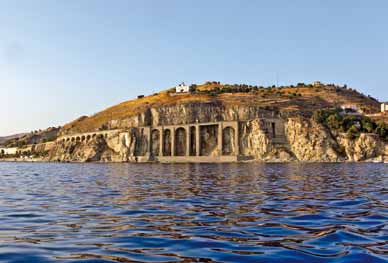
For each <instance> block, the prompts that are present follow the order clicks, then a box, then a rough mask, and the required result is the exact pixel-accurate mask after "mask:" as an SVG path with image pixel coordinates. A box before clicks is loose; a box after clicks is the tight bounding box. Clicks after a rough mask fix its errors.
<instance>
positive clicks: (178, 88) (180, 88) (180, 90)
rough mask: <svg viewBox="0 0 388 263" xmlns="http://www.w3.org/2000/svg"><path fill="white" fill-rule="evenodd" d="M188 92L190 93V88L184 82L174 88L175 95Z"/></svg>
mask: <svg viewBox="0 0 388 263" xmlns="http://www.w3.org/2000/svg"><path fill="white" fill-rule="evenodd" d="M189 91H190V87H189V86H187V85H186V84H185V83H184V82H182V83H181V84H179V85H178V86H176V87H175V92H176V93H186V92H189Z"/></svg>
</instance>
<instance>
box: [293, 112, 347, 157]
mask: <svg viewBox="0 0 388 263" xmlns="http://www.w3.org/2000/svg"><path fill="white" fill-rule="evenodd" d="M286 134H287V139H288V141H289V144H290V146H291V150H292V152H293V153H294V154H295V156H296V157H297V159H298V160H300V161H305V162H341V161H344V160H345V159H344V158H343V157H342V156H341V154H340V152H339V145H338V143H337V141H336V140H335V139H334V138H333V137H332V135H331V133H330V131H329V130H327V129H326V128H325V127H324V126H322V125H320V124H318V123H316V122H315V121H313V120H311V119H302V118H290V119H288V122H287V123H286Z"/></svg>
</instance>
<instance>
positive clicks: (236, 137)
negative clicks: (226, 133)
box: [234, 121, 240, 156]
mask: <svg viewBox="0 0 388 263" xmlns="http://www.w3.org/2000/svg"><path fill="white" fill-rule="evenodd" d="M238 126H239V125H238V121H236V124H235V128H234V144H235V145H234V149H235V155H237V156H238V155H239V154H240V141H239V140H240V131H239V127H238Z"/></svg>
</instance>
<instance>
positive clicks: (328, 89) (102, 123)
mask: <svg viewBox="0 0 388 263" xmlns="http://www.w3.org/2000/svg"><path fill="white" fill-rule="evenodd" d="M192 89H193V90H195V91H193V92H191V93H187V94H179V95H175V94H174V92H173V91H174V90H173V89H169V90H166V91H162V92H160V93H157V94H154V95H151V96H146V97H143V98H139V99H135V100H130V101H126V102H123V103H120V104H118V105H115V106H112V107H110V108H108V109H106V110H103V111H101V112H99V113H97V114H95V115H93V116H90V117H87V116H83V117H81V118H79V119H77V120H75V121H73V122H71V123H69V124H66V125H65V126H64V127H63V128H62V130H61V133H67V134H68V133H77V132H88V131H95V130H99V129H104V128H105V127H106V125H107V123H109V122H110V121H112V120H124V119H127V118H130V117H134V116H136V115H138V114H141V113H144V112H145V111H146V110H147V109H150V108H159V107H162V106H173V105H178V104H179V105H184V104H189V103H198V104H201V103H217V104H218V105H222V106H225V107H236V106H247V107H260V108H265V109H269V110H274V111H277V112H281V113H287V114H289V115H312V113H313V112H314V111H316V110H318V109H322V108H336V107H340V106H341V105H346V104H352V105H357V106H358V107H359V108H360V109H362V110H363V111H364V112H365V113H374V112H378V111H379V109H380V104H379V102H378V101H377V100H376V99H374V98H371V97H369V96H366V95H363V94H361V93H359V92H357V91H355V90H353V89H350V88H347V87H340V86H335V85H324V84H322V85H315V86H313V85H305V84H298V85H297V86H284V87H266V88H265V87H257V86H250V85H244V84H239V85H237V84H235V85H228V84H221V83H219V82H207V83H205V84H202V85H192Z"/></svg>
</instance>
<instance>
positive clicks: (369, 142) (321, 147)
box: [49, 118, 388, 162]
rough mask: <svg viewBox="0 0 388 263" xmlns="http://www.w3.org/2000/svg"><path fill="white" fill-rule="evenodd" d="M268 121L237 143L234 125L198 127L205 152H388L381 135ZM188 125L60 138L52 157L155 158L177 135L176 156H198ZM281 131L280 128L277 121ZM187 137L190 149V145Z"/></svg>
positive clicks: (248, 155)
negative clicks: (338, 132) (353, 135)
mask: <svg viewBox="0 0 388 263" xmlns="http://www.w3.org/2000/svg"><path fill="white" fill-rule="evenodd" d="M266 121H268V119H262V118H256V119H254V120H250V121H245V122H240V124H239V138H238V142H236V138H235V136H234V135H235V134H234V132H236V131H235V130H234V129H227V128H226V129H223V130H222V133H220V131H219V130H218V129H219V127H218V126H216V125H205V126H200V127H201V128H200V134H199V135H200V147H201V155H202V156H219V155H220V154H223V155H225V156H227V155H236V154H238V155H239V156H241V157H244V158H245V160H252V161H261V162H291V161H304V162H342V161H371V160H373V161H375V160H380V159H381V160H382V159H383V156H384V155H387V153H388V146H387V145H386V144H384V143H383V142H382V141H381V140H380V139H379V137H378V136H377V135H373V134H362V135H361V136H360V137H359V138H357V139H354V140H352V139H349V138H347V137H346V136H345V135H336V136H333V134H332V133H331V131H330V130H328V129H327V128H326V127H324V126H322V125H321V124H318V123H316V122H315V121H313V120H311V119H306V118H289V119H286V120H285V122H283V120H282V121H281V122H278V123H277V124H279V123H285V124H284V125H282V127H283V126H284V133H280V135H277V136H274V132H273V130H272V129H270V130H269V129H268V122H267V123H266ZM190 129H192V132H191V133H190V134H191V135H189V134H187V132H188V131H186V130H184V129H179V128H178V129H177V130H175V132H174V133H173V131H171V128H168V129H165V130H164V131H163V133H162V131H161V130H157V129H154V130H152V131H151V130H150V129H146V128H142V127H138V128H130V129H126V130H123V131H120V132H114V133H109V135H108V136H96V137H93V138H92V139H87V140H83V139H81V140H77V141H66V142H64V141H65V140H62V141H61V142H57V144H56V145H55V146H54V147H53V148H52V150H51V152H50V157H49V159H50V160H51V161H71V162H91V161H94V162H97V161H102V162H136V161H138V158H139V157H140V156H147V154H148V151H150V156H151V158H152V156H158V155H159V153H160V151H162V149H161V148H160V143H161V142H162V144H163V153H164V156H171V154H172V151H173V150H174V149H173V144H172V137H173V136H174V138H175V152H174V153H175V154H176V155H178V156H185V155H186V154H188V153H189V154H190V155H192V156H193V155H194V156H195V145H196V143H195V136H194V135H195V127H190ZM277 131H281V130H280V128H279V127H278V126H277ZM188 136H190V138H189V137H188ZM220 136H222V141H223V147H221V148H222V149H221V148H220V146H219V144H218V141H219V140H220V138H221V137H220ZM279 136H280V139H281V140H279ZM283 137H284V140H283V139H282V138H283ZM149 138H151V142H150V141H149ZM188 139H190V140H188ZM188 141H190V144H191V146H192V147H190V148H191V149H190V148H189V149H187V146H186V144H187V143H188ZM150 143H151V145H150ZM237 146H238V147H237ZM193 149H194V152H193ZM189 150H190V151H189ZM244 158H243V159H244ZM379 158H380V159H379Z"/></svg>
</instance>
